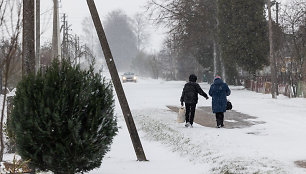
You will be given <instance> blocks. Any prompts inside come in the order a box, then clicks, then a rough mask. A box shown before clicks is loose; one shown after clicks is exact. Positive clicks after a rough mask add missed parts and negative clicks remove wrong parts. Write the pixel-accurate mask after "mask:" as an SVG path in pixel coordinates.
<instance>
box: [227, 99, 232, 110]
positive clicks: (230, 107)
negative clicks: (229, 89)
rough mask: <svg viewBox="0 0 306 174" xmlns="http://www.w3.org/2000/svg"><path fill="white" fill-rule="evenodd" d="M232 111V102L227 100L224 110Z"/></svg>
mask: <svg viewBox="0 0 306 174" xmlns="http://www.w3.org/2000/svg"><path fill="white" fill-rule="evenodd" d="M232 109H233V105H232V102H230V101H229V100H227V102H226V110H232Z"/></svg>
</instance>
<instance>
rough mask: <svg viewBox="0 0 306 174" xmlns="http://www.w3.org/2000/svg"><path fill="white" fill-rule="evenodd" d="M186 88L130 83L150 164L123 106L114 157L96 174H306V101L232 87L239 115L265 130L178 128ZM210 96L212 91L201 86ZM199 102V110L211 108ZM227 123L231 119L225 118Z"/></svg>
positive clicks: (151, 82)
mask: <svg viewBox="0 0 306 174" xmlns="http://www.w3.org/2000/svg"><path fill="white" fill-rule="evenodd" d="M184 84H185V82H183V81H175V82H173V81H168V82H167V81H162V80H153V79H144V78H142V79H139V81H138V83H124V84H123V87H124V89H125V93H126V95H127V99H128V102H129V104H130V108H131V110H132V113H133V117H134V120H135V122H136V126H137V129H138V131H139V132H138V133H139V134H140V138H141V141H142V145H143V148H144V151H145V154H146V157H147V159H148V160H149V162H138V161H136V155H135V152H134V149H133V147H132V143H131V140H130V137H129V134H128V131H127V128H126V125H125V122H124V118H123V116H122V112H121V109H120V106H119V103H118V101H116V113H117V116H118V121H119V125H120V127H121V128H120V130H119V134H118V136H116V137H115V139H114V143H113V144H112V147H111V151H110V152H109V153H108V154H107V155H106V157H105V158H104V160H103V163H102V166H101V168H99V169H96V170H94V171H91V172H90V174H98V173H107V174H122V173H126V174H143V173H146V174H157V173H159V174H186V173H193V174H207V173H226V172H229V173H243V174H245V173H288V174H289V173H290V174H291V173H306V170H305V169H302V168H299V167H297V166H296V165H295V164H294V161H297V160H305V159H306V150H305V147H306V138H305V137H306V131H305V130H306V124H305V123H306V114H305V113H306V99H301V98H297V99H289V98H287V97H283V96H279V97H278V99H276V100H275V99H272V98H271V95H265V94H258V93H255V92H251V91H247V90H244V89H242V88H241V87H231V89H232V94H231V96H230V97H229V98H230V100H231V101H232V103H233V107H234V108H233V109H234V110H236V111H239V112H242V113H245V114H249V115H251V116H255V117H258V118H257V119H256V121H263V122H266V123H265V124H258V125H254V126H252V127H249V128H243V129H217V128H208V127H203V126H200V125H197V124H196V125H194V128H185V127H184V125H183V124H179V123H176V113H174V112H171V111H170V110H169V109H168V108H167V107H166V106H167V105H176V106H179V105H180V102H179V98H180V95H181V92H182V88H183V85H184ZM200 85H201V87H202V88H203V89H204V91H205V92H208V89H209V85H208V84H206V83H200ZM210 104H211V99H209V100H205V99H204V98H201V97H200V99H199V103H198V105H197V106H209V105H210ZM225 120H226V114H225Z"/></svg>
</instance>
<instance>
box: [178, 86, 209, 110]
mask: <svg viewBox="0 0 306 174" xmlns="http://www.w3.org/2000/svg"><path fill="white" fill-rule="evenodd" d="M198 94H200V95H202V96H203V97H205V98H208V96H207V94H206V93H205V92H204V91H203V90H202V89H201V87H200V85H199V84H198V83H196V82H194V81H193V80H192V81H190V82H188V83H186V84H185V86H184V88H183V92H182V96H181V102H185V103H187V104H197V103H198Z"/></svg>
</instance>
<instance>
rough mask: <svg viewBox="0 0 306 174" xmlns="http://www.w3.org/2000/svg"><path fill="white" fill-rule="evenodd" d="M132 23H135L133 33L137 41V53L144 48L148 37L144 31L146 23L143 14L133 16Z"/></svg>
mask: <svg viewBox="0 0 306 174" xmlns="http://www.w3.org/2000/svg"><path fill="white" fill-rule="evenodd" d="M134 22H135V27H134V28H135V29H134V30H135V31H134V32H135V34H136V39H137V51H138V52H139V51H141V50H142V49H143V48H144V46H145V44H146V42H147V39H148V37H149V34H148V33H147V31H146V28H147V23H146V20H145V17H144V15H143V14H141V13H137V14H136V15H135V16H134Z"/></svg>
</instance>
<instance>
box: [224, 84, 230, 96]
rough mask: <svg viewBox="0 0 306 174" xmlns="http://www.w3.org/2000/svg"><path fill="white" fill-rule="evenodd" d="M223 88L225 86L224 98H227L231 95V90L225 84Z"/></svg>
mask: <svg viewBox="0 0 306 174" xmlns="http://www.w3.org/2000/svg"><path fill="white" fill-rule="evenodd" d="M225 86H226V91H225V92H226V96H229V95H231V90H230V89H229V87H228V85H227V84H225Z"/></svg>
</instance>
